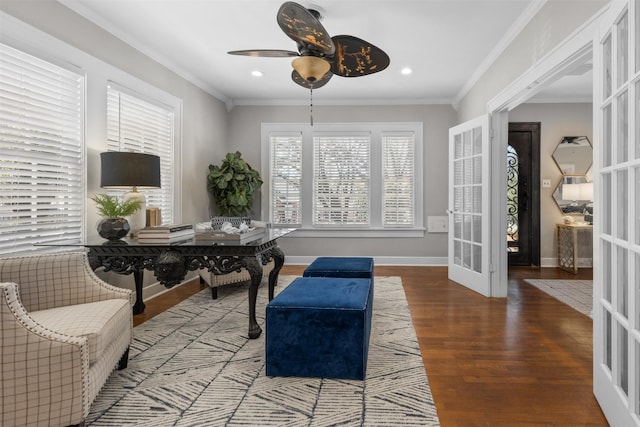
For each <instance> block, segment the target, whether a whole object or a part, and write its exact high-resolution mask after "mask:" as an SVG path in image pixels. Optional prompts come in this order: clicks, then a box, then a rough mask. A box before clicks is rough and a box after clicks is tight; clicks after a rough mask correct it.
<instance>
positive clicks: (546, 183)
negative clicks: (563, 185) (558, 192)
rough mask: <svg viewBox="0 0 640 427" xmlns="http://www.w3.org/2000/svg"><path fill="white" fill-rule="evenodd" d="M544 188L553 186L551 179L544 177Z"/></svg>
mask: <svg viewBox="0 0 640 427" xmlns="http://www.w3.org/2000/svg"><path fill="white" fill-rule="evenodd" d="M542 188H551V180H550V179H543V180H542Z"/></svg>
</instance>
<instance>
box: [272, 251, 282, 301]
mask: <svg viewBox="0 0 640 427" xmlns="http://www.w3.org/2000/svg"><path fill="white" fill-rule="evenodd" d="M269 251H270V253H269V255H271V257H272V258H273V270H271V273H269V301H271V300H272V299H273V294H274V289H275V287H276V285H277V284H278V275H279V274H280V269H281V268H282V265H283V264H284V252H282V249H280V248H279V247H277V246H274V247H273V248H271V249H270V250H269Z"/></svg>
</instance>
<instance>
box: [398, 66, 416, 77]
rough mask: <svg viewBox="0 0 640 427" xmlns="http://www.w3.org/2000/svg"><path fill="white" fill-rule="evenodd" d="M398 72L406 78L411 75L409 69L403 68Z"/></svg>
mask: <svg viewBox="0 0 640 427" xmlns="http://www.w3.org/2000/svg"><path fill="white" fill-rule="evenodd" d="M400 72H401V73H402V74H404V75H405V76H408V75H409V74H411V73H413V70H412V69H411V68H409V67H404V68H403V69H402V70H401V71H400Z"/></svg>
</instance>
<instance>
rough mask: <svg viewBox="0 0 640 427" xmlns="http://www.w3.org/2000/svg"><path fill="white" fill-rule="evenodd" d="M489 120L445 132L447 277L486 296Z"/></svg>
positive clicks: (488, 287)
mask: <svg viewBox="0 0 640 427" xmlns="http://www.w3.org/2000/svg"><path fill="white" fill-rule="evenodd" d="M488 128H489V120H488V117H487V116H484V117H480V118H478V119H474V120H471V121H469V122H466V123H463V124H461V125H458V126H456V127H454V128H451V129H449V224H450V225H451V226H450V227H449V278H450V279H451V280H454V281H456V282H458V283H460V284H462V285H464V286H466V287H468V288H470V289H473V290H474V291H476V292H479V293H481V294H483V295H486V296H490V286H489V271H488V270H489V268H488V266H489V261H488V259H489V248H490V242H489V230H488V228H489V218H488V217H489V215H488V212H489V201H488V200H489V198H488V197H489V192H488V185H489V184H488V182H489V178H488V177H489V170H488V169H489V164H488V161H489V138H488V133H489V132H488Z"/></svg>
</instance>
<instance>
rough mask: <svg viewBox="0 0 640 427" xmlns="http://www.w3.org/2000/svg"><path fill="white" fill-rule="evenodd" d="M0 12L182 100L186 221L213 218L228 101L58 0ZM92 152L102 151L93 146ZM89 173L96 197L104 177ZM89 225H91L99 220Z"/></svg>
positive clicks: (15, 3)
mask: <svg viewBox="0 0 640 427" xmlns="http://www.w3.org/2000/svg"><path fill="white" fill-rule="evenodd" d="M0 10H2V11H4V12H7V13H8V14H10V15H13V16H14V17H16V18H18V19H20V20H21V21H23V22H25V23H27V24H30V25H32V26H33V27H36V28H38V29H40V30H42V31H44V32H46V33H48V34H50V35H52V36H54V37H55V38H57V39H59V40H62V41H64V42H65V43H67V44H69V45H71V46H74V47H76V48H78V49H80V50H82V51H84V52H86V53H88V54H90V55H91V56H93V57H95V58H98V59H100V60H102V61H104V62H106V63H108V64H110V65H112V66H114V67H116V68H118V69H120V70H122V71H125V72H126V73H128V74H130V75H132V76H134V77H137V78H139V79H141V80H143V81H145V82H147V83H149V84H151V85H153V86H155V87H157V88H159V89H162V90H163V91H165V92H167V93H169V94H171V95H174V96H176V97H178V98H180V99H182V101H183V112H182V113H183V115H182V138H183V139H182V153H181V154H182V180H181V186H180V188H179V189H178V191H180V192H181V195H182V220H183V221H184V222H195V221H201V220H202V219H203V218H207V217H208V215H209V212H208V202H207V200H208V196H207V191H206V176H207V171H208V165H209V163H212V162H214V161H218V160H219V159H220V158H221V156H222V155H223V154H221V153H222V152H223V151H225V150H226V143H227V140H228V132H227V112H226V108H225V105H224V103H223V102H221V101H219V100H217V99H216V98H214V97H212V96H211V95H209V94H208V93H206V92H205V91H203V90H202V89H200V88H198V87H196V86H194V85H193V84H192V83H189V82H188V81H186V80H185V79H183V78H181V77H180V76H178V75H177V74H175V73H174V72H172V71H170V70H169V69H167V68H166V67H164V66H162V65H160V64H158V63H157V62H155V61H154V60H152V59H151V58H149V57H147V56H145V55H143V54H141V53H140V52H139V51H138V50H136V49H134V48H132V47H131V46H129V45H127V44H126V43H124V42H122V41H121V40H119V39H117V38H116V37H114V36H112V35H111V34H110V33H108V32H106V31H104V30H102V29H101V28H99V27H97V26H96V25H94V24H92V23H91V22H89V21H87V20H86V19H84V18H83V17H81V16H80V15H78V14H76V13H75V12H73V11H71V10H70V9H68V8H66V7H64V6H63V5H62V4H60V3H58V2H56V1H52V0H34V1H21V0H3V1H2V2H0ZM51 54H52V55H55V52H51ZM132 89H135V88H132ZM90 132H91V130H90V129H89V130H88V133H90ZM88 142H89V143H90V144H92V143H95V141H88ZM104 145H105V146H106V138H105V140H104ZM88 155H89V156H97V155H98V154H97V153H96V152H94V151H93V150H92V151H90V152H89V153H88ZM87 164H88V165H94V166H96V167H98V168H99V161H97V160H96V159H93V158H88V159H87ZM92 172H95V171H92ZM88 177H89V182H88V183H87V184H88V185H87V191H88V193H89V194H90V195H91V194H93V193H95V192H97V191H99V183H98V182H94V181H95V179H96V178H97V177H98V175H97V174H96V173H89V174H88ZM87 223H88V224H90V225H91V224H93V221H88V222H87Z"/></svg>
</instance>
